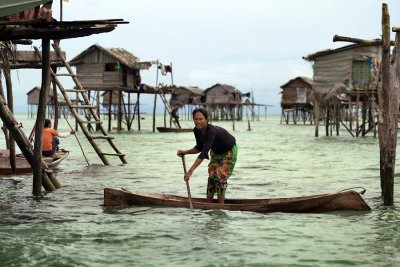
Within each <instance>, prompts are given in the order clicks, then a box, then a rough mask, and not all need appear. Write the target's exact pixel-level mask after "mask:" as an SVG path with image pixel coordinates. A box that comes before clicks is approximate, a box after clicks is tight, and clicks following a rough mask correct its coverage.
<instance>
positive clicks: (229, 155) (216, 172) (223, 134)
mask: <svg viewBox="0 0 400 267" xmlns="http://www.w3.org/2000/svg"><path fill="white" fill-rule="evenodd" d="M192 115H193V121H194V125H195V128H194V136H195V138H196V146H194V147H193V148H191V149H188V150H178V152H177V155H178V156H180V157H183V156H184V155H186V154H197V153H200V154H199V156H198V157H197V159H196V160H195V162H194V163H193V165H192V167H190V169H189V170H188V172H186V174H185V177H184V179H185V181H189V179H190V177H191V176H192V174H193V172H194V170H195V169H196V168H197V167H198V166H199V165H200V164H201V163H202V162H203V160H204V159H205V158H206V159H209V157H208V152H209V151H210V156H211V160H210V163H209V164H208V184H207V200H208V201H209V202H212V201H213V198H214V195H215V193H216V194H217V196H218V202H219V203H224V201H225V192H226V188H227V187H228V178H229V177H230V176H231V174H232V171H233V169H234V167H235V163H236V159H237V146H236V139H235V137H233V136H232V135H231V134H230V133H229V132H228V131H227V130H225V129H224V128H221V127H218V126H214V125H211V124H209V121H208V113H207V110H205V109H203V108H196V109H194V110H193V113H192Z"/></svg>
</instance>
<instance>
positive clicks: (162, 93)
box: [156, 87, 180, 128]
mask: <svg viewBox="0 0 400 267" xmlns="http://www.w3.org/2000/svg"><path fill="white" fill-rule="evenodd" d="M156 91H157V92H159V95H160V98H161V100H162V102H163V103H164V106H165V109H166V110H167V111H168V114H169V116H170V118H172V122H173V123H174V125H175V127H177V128H180V126H179V123H178V122H177V121H176V118H174V117H173V116H172V110H171V107H170V105H169V103H168V100H167V98H166V97H165V94H164V92H163V90H162V89H161V88H160V87H156Z"/></svg>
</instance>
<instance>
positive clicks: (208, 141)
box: [193, 124, 236, 159]
mask: <svg viewBox="0 0 400 267" xmlns="http://www.w3.org/2000/svg"><path fill="white" fill-rule="evenodd" d="M193 131H194V136H195V137H196V146H195V148H196V149H197V150H198V151H200V155H199V156H198V158H200V159H205V158H206V159H208V158H209V157H208V151H209V150H210V149H211V150H212V151H213V152H215V153H216V154H223V153H226V152H228V151H229V150H231V149H232V148H233V146H234V145H235V144H236V139H235V137H233V135H231V134H230V133H229V132H228V131H227V130H225V129H224V128H221V127H218V126H214V125H211V124H208V125H207V128H206V132H205V135H203V134H202V133H201V130H199V129H197V128H194V130H193Z"/></svg>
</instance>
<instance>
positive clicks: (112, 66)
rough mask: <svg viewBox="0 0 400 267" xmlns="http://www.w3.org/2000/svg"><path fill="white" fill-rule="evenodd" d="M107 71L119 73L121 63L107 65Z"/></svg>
mask: <svg viewBox="0 0 400 267" xmlns="http://www.w3.org/2000/svg"><path fill="white" fill-rule="evenodd" d="M104 70H105V71H119V63H118V62H117V63H106V65H105V69H104Z"/></svg>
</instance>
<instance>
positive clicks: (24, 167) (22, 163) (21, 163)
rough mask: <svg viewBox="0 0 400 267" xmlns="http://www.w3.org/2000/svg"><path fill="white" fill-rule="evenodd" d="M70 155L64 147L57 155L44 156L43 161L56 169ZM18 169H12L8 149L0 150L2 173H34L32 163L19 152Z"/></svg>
mask: <svg viewBox="0 0 400 267" xmlns="http://www.w3.org/2000/svg"><path fill="white" fill-rule="evenodd" d="M68 155H69V151H66V150H64V149H62V150H60V151H57V152H56V153H55V157H54V158H53V157H43V158H42V159H43V161H44V162H45V163H46V164H47V166H48V167H49V168H50V169H55V168H57V166H58V165H59V164H60V163H61V162H62V161H63V160H64V159H65V158H67V157H68ZM15 163H16V170H15V173H14V172H13V171H12V170H11V165H10V158H9V152H8V150H1V151H0V175H10V174H28V173H32V168H31V165H29V163H28V161H27V160H26V158H25V157H24V155H22V154H18V155H16V157H15Z"/></svg>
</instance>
